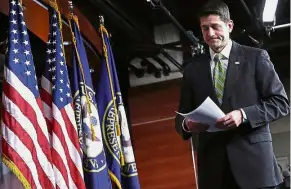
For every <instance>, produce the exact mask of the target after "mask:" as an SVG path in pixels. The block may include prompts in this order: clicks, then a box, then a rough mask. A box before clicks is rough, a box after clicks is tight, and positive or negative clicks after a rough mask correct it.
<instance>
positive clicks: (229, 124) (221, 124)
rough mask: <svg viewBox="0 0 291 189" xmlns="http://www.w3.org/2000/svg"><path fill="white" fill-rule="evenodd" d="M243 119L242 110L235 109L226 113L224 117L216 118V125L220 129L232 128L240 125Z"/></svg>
mask: <svg viewBox="0 0 291 189" xmlns="http://www.w3.org/2000/svg"><path fill="white" fill-rule="evenodd" d="M242 120H243V116H242V112H241V111H240V110H234V111H232V112H229V113H228V114H226V115H225V116H224V117H223V118H220V119H218V120H216V127H217V128H219V129H231V128H236V127H238V126H239V125H240V124H241V123H242Z"/></svg>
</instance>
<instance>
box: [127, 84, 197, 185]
mask: <svg viewBox="0 0 291 189" xmlns="http://www.w3.org/2000/svg"><path fill="white" fill-rule="evenodd" d="M179 83H180V81H179V80H176V81H170V82H165V83H160V84H155V85H150V86H144V87H137V88H132V89H130V91H129V106H130V107H129V108H130V115H131V116H130V117H131V122H132V125H133V127H132V135H133V145H134V148H135V156H136V161H137V168H138V173H139V179H140V182H141V187H142V188H143V189H194V188H195V177H194V169H193V161H192V155H191V146H190V143H189V141H183V140H182V139H181V138H180V136H179V135H178V134H177V132H176V130H175V125H174V116H175V112H174V111H175V110H177V107H178V100H179V91H180V86H179ZM163 119H165V120H163Z"/></svg>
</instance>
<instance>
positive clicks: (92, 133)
mask: <svg viewBox="0 0 291 189" xmlns="http://www.w3.org/2000/svg"><path fill="white" fill-rule="evenodd" d="M68 4H69V10H70V13H69V27H70V30H71V35H72V41H73V45H74V49H75V52H76V57H77V62H78V66H79V68H80V71H81V74H82V78H83V82H84V90H85V96H86V101H87V107H88V109H89V113H90V114H91V113H92V108H91V103H90V100H89V95H88V91H87V85H86V80H85V76H84V71H83V66H82V62H81V59H80V55H79V52H78V50H77V44H76V37H75V35H74V32H73V28H72V24H71V19H73V20H74V21H75V22H76V24H77V27H78V28H79V22H78V18H77V16H75V15H74V12H73V11H74V10H73V9H74V8H73V2H72V1H68ZM90 129H91V136H92V140H93V141H94V140H95V137H96V136H95V130H94V126H93V124H92V120H91V119H90Z"/></svg>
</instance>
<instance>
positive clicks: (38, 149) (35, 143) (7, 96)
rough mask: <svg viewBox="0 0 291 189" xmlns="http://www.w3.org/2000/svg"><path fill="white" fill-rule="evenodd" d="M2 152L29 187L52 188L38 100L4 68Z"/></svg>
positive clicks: (44, 126)
mask: <svg viewBox="0 0 291 189" xmlns="http://www.w3.org/2000/svg"><path fill="white" fill-rule="evenodd" d="M2 104H3V109H2V121H1V130H2V137H3V140H2V145H3V149H2V152H3V154H4V156H6V157H7V158H8V159H9V160H10V161H11V162H13V163H14V164H15V165H16V167H17V168H18V169H19V170H20V171H21V172H22V174H23V176H24V177H25V179H26V180H27V181H29V183H30V184H31V185H32V186H31V187H32V188H40V189H41V188H43V189H50V188H55V177H54V171H53V168H52V158H51V151H50V145H49V138H48V131H47V125H46V122H45V119H44V117H43V114H42V111H41V100H40V98H35V96H34V95H33V93H32V92H31V91H30V90H29V89H28V88H27V87H26V86H24V85H23V83H22V82H21V81H20V80H19V79H18V77H17V76H16V75H15V74H14V73H13V72H12V71H10V70H9V69H8V68H7V67H6V66H4V81H3V94H2Z"/></svg>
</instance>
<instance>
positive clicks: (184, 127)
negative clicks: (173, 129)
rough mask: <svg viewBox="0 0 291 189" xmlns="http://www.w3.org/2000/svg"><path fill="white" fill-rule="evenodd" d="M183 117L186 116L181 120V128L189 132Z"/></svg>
mask: <svg viewBox="0 0 291 189" xmlns="http://www.w3.org/2000/svg"><path fill="white" fill-rule="evenodd" d="M185 119H186V118H184V119H183V122H182V129H183V131H185V132H187V133H191V131H190V130H189V129H188V128H187V126H186V123H185Z"/></svg>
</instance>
